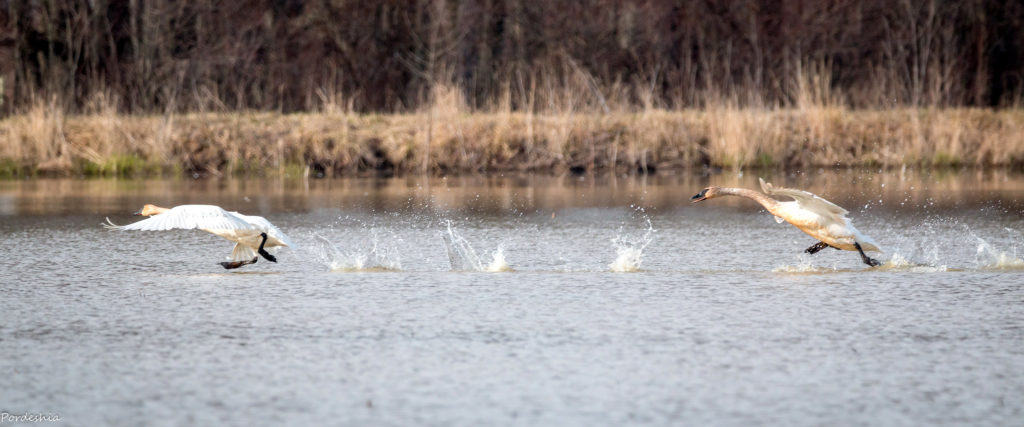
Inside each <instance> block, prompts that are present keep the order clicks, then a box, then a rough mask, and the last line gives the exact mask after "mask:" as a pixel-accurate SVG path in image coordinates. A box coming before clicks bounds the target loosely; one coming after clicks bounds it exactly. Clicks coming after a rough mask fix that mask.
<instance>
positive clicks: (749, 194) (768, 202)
mask: <svg viewBox="0 0 1024 427" xmlns="http://www.w3.org/2000/svg"><path fill="white" fill-rule="evenodd" d="M718 192H719V193H720V194H723V195H729V196H740V197H746V198H748V199H751V200H754V201H755V202H757V203H760V204H761V206H764V208H765V209H768V212H771V213H775V209H776V208H778V207H779V201H778V200H775V199H773V198H771V197H768V196H767V195H766V194H764V193H759V192H757V191H754V190H748V189H746V188H729V187H722V188H719V189H718Z"/></svg>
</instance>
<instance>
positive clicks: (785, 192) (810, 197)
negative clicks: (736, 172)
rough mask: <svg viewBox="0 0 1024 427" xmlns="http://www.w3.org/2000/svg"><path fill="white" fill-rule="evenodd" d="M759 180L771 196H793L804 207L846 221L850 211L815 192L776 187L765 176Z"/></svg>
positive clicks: (762, 188)
mask: <svg viewBox="0 0 1024 427" xmlns="http://www.w3.org/2000/svg"><path fill="white" fill-rule="evenodd" d="M757 180H758V181H760V182H761V190H762V191H764V193H765V194H767V195H769V196H785V197H791V198H793V200H796V202H797V203H799V204H800V206H802V207H803V208H804V209H807V210H810V211H813V212H815V213H817V214H819V215H822V216H826V217H830V218H835V219H836V220H837V221H839V222H840V223H842V222H844V220H845V219H846V214H847V213H849V211H847V210H846V209H843V208H842V207H839V206H838V205H836V204H835V203H832V202H830V201H828V200H825V199H823V198H821V197H818V196H817V195H815V194H813V193H808V192H806V191H803V190H795V189H792V188H775V187H774V186H773V185H771V184H770V183H767V182H764V179H763V178H758V179H757Z"/></svg>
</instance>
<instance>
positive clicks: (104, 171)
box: [0, 107, 1024, 177]
mask: <svg viewBox="0 0 1024 427" xmlns="http://www.w3.org/2000/svg"><path fill="white" fill-rule="evenodd" d="M902 166H912V167H963V166H971V167H1014V168H1015V167H1021V166H1024V110H1022V109H1004V110H993V109H966V108H956V109H893V110H848V109H843V108H831V107H817V108H802V109H739V108H712V109H707V110H682V111H667V110H650V111H642V112H611V113H605V114H596V113H594V114H590V113H551V114H530V113H518V112H496V113H466V112H462V111H451V110H445V109H434V110H433V111H425V112H422V113H415V114H389V115H380V114H355V113H346V112H322V113H302V114H280V113H267V112H225V113H192V114H171V115H164V116H127V115H119V114H117V113H115V112H112V111H107V112H99V113H96V114H90V115H74V116H65V115H64V114H62V113H60V112H59V111H56V110H54V109H47V108H42V107H39V108H34V109H32V110H30V111H28V112H26V113H24V114H20V115H15V116H11V117H8V118H5V119H4V120H2V121H0V177H32V176H81V177H94V176H124V177H136V176H159V175H174V174H186V175H196V174H198V175H207V176H224V175H296V174H303V175H307V176H314V177H339V176H366V175H385V176H390V175H405V174H413V173H423V172H427V173H430V174H462V173H484V174H487V173H503V172H554V173H566V172H569V173H585V172H596V173H609V172H615V173H651V172H656V171H659V170H686V169H693V168H705V167H706V168H715V169H718V168H720V169H726V170H729V169H732V170H743V169H751V168H757V169H776V170H795V169H806V168H811V167H826V168H858V167H869V168H876V167H878V168H898V167H902Z"/></svg>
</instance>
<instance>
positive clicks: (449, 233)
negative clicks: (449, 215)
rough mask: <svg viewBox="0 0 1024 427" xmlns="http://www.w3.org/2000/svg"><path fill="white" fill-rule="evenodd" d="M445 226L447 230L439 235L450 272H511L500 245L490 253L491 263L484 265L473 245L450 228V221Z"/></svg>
mask: <svg viewBox="0 0 1024 427" xmlns="http://www.w3.org/2000/svg"><path fill="white" fill-rule="evenodd" d="M445 226H446V228H447V230H446V231H444V232H442V233H441V240H442V241H444V248H445V251H446V252H447V253H448V264H449V265H450V267H451V270H452V271H483V272H488V273H498V272H504V271H512V267H511V266H510V265H509V264H508V262H507V261H506V260H505V250H504V248H503V247H502V246H501V245H499V246H498V248H497V249H495V250H494V251H493V252H491V258H492V259H491V262H490V263H488V264H486V265H484V263H483V260H482V259H481V258H480V256H479V255H477V253H476V250H475V249H473V245H471V244H470V243H469V241H468V240H466V238H465V237H462V235H461V234H459V232H458V231H456V230H455V228H453V227H452V222H451V221H450V220H449V221H445Z"/></svg>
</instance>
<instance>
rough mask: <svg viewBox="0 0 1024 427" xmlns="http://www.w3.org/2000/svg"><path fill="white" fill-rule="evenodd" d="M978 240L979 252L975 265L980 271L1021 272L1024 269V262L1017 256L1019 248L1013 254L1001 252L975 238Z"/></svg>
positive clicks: (1014, 249)
mask: <svg viewBox="0 0 1024 427" xmlns="http://www.w3.org/2000/svg"><path fill="white" fill-rule="evenodd" d="M975 238H976V239H978V251H977V254H976V257H975V263H976V264H977V266H978V268H979V269H986V270H1020V269H1024V260H1022V259H1020V257H1018V256H1017V247H1016V246H1014V247H1013V248H1012V249H1011V253H1007V252H1006V251H1000V250H998V249H996V248H994V247H992V245H991V244H989V243H988V242H987V241H985V239H982V238H981V237H977V236H975Z"/></svg>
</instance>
